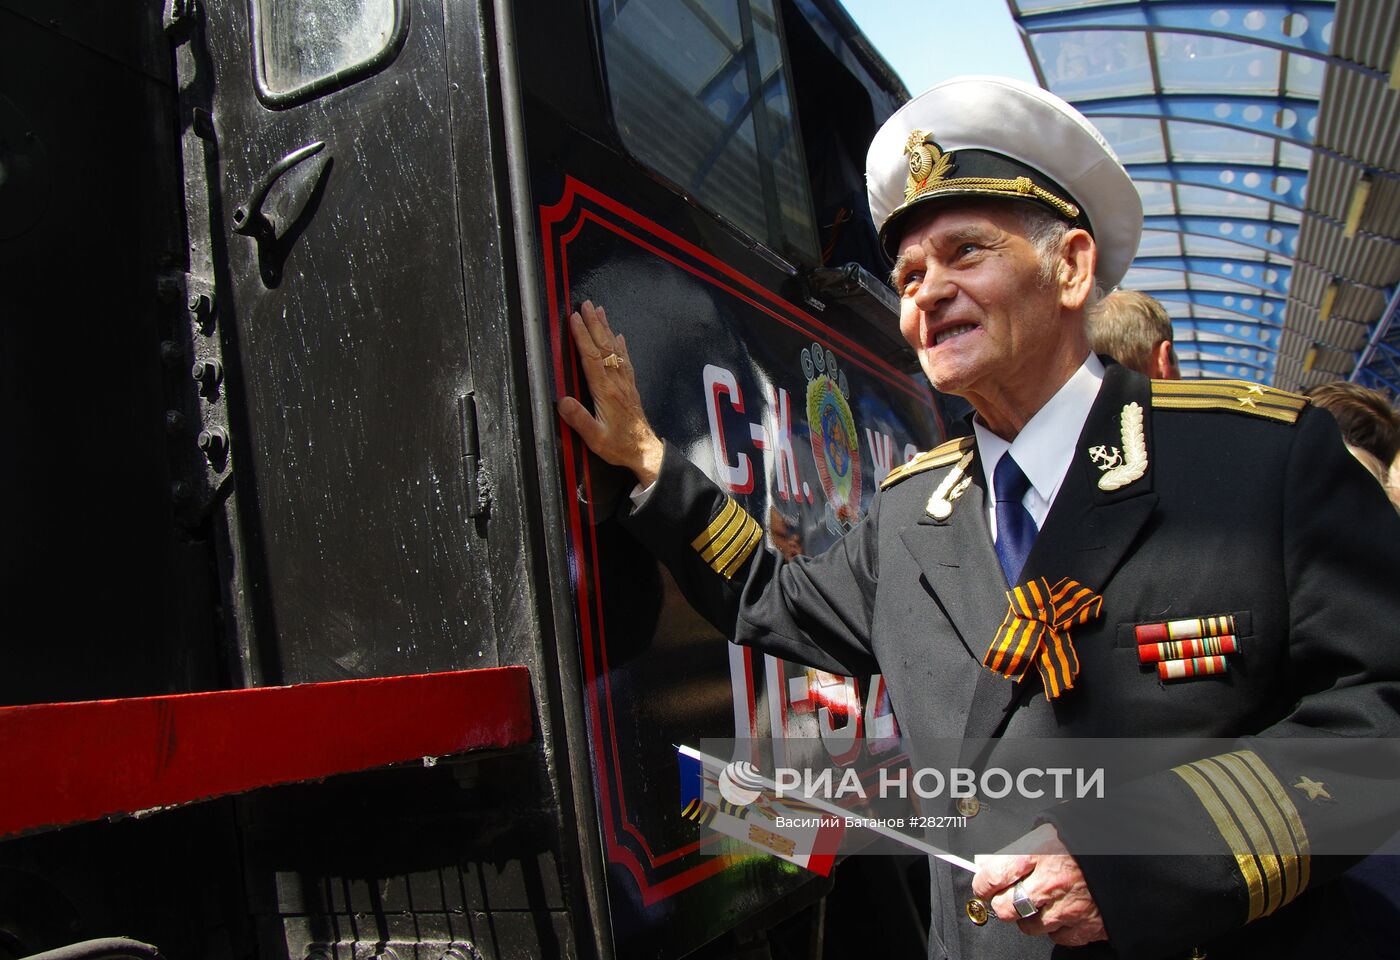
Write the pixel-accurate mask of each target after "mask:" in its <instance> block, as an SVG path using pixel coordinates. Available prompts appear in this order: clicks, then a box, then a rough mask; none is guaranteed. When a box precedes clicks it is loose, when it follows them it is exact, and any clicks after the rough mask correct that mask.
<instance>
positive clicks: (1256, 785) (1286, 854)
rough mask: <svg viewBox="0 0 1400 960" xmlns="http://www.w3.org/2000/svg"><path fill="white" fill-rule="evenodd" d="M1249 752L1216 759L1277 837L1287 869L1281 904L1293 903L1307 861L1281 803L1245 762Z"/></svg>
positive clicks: (1284, 875) (1284, 874) (1281, 857)
mask: <svg viewBox="0 0 1400 960" xmlns="http://www.w3.org/2000/svg"><path fill="white" fill-rule="evenodd" d="M1247 752H1249V751H1239V752H1237V753H1227V754H1225V755H1224V756H1220V757H1215V758H1214V762H1215V763H1218V764H1220V765H1221V766H1222V767H1224V768H1225V769H1227V770H1228V771H1229V772H1230V774H1231V776H1233V777H1234V778H1235V782H1236V783H1238V784H1239V785H1240V787H1242V788H1243V789H1244V792H1245V794H1246V795H1247V796H1248V797H1249V800H1250V802H1251V803H1253V804H1254V808H1255V809H1256V810H1258V811H1259V816H1260V817H1262V818H1263V820H1264V826H1265V827H1267V828H1268V831H1269V836H1270V837H1272V838H1273V842H1274V849H1276V850H1277V851H1278V852H1279V861H1280V866H1282V868H1283V904H1280V906H1282V905H1284V904H1288V903H1291V902H1292V901H1293V898H1294V897H1296V896H1297V895H1298V894H1299V893H1301V892H1302V889H1303V888H1302V885H1301V883H1300V872H1301V869H1302V859H1303V858H1302V857H1301V856H1300V852H1299V850H1298V841H1297V837H1295V836H1294V835H1293V830H1292V829H1291V828H1290V826H1289V825H1288V823H1287V822H1286V820H1285V819H1284V814H1283V811H1282V810H1280V809H1279V806H1278V802H1277V801H1276V800H1275V799H1274V797H1273V796H1272V794H1270V792H1269V790H1268V788H1267V787H1266V786H1265V785H1264V783H1263V781H1261V780H1260V779H1259V776H1258V775H1257V773H1256V772H1255V770H1254V768H1253V767H1251V766H1249V764H1247V763H1245V761H1244V758H1243V756H1242V754H1243V753H1247ZM1266 769H1267V768H1266Z"/></svg>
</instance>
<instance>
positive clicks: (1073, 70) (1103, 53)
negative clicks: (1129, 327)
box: [1008, 0, 1334, 383]
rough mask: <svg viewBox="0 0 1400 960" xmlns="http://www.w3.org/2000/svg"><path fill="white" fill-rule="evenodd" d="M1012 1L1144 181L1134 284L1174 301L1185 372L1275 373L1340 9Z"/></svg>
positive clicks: (1068, 95) (1038, 56) (1046, 58)
mask: <svg viewBox="0 0 1400 960" xmlns="http://www.w3.org/2000/svg"><path fill="white" fill-rule="evenodd" d="M1008 2H1009V3H1010V6H1011V11H1012V15H1013V17H1014V18H1015V20H1016V22H1017V24H1018V25H1019V26H1020V27H1021V29H1022V30H1023V31H1024V33H1025V35H1026V38H1027V48H1028V49H1029V50H1030V52H1031V55H1032V60H1033V63H1034V66H1035V68H1036V71H1037V74H1038V75H1039V77H1040V79H1041V82H1042V83H1043V84H1044V85H1045V86H1046V87H1047V88H1048V89H1050V90H1051V91H1053V92H1055V93H1057V94H1059V95H1060V96H1062V97H1064V98H1065V99H1066V100H1069V101H1070V102H1072V103H1074V104H1075V106H1077V107H1078V108H1079V109H1080V110H1081V111H1083V112H1084V113H1085V114H1086V115H1087V116H1088V117H1089V118H1090V119H1091V120H1092V121H1093V122H1094V124H1095V125H1096V126H1097V127H1098V128H1099V130H1100V131H1101V132H1102V133H1103V135H1104V136H1105V137H1106V138H1107V140H1108V141H1109V143H1110V144H1111V145H1112V146H1113V149H1114V151H1115V152H1116V153H1117V154H1118V156H1119V159H1121V160H1122V161H1123V163H1124V165H1125V166H1126V167H1127V169H1128V172H1129V174H1131V175H1132V177H1133V180H1134V181H1135V182H1136V184H1137V187H1138V192H1139V193H1140V194H1141V196H1142V202H1143V211H1144V214H1145V215H1146V223H1145V225H1144V226H1145V230H1144V233H1143V238H1142V245H1141V247H1140V248H1139V249H1138V255H1137V259H1136V260H1135V261H1134V262H1133V267H1132V269H1131V270H1129V272H1128V274H1127V276H1126V277H1125V278H1124V280H1123V286H1124V287H1127V288H1130V289H1138V290H1144V291H1147V292H1150V293H1152V294H1153V295H1154V296H1155V297H1157V298H1158V299H1159V300H1161V301H1162V302H1163V303H1164V304H1165V305H1166V306H1167V309H1168V313H1169V314H1170V315H1171V316H1172V323H1173V326H1174V327H1175V329H1176V340H1177V344H1176V345H1177V353H1178V356H1179V357H1180V360H1181V368H1182V375H1183V376H1185V377H1242V378H1246V379H1251V380H1260V381H1263V382H1265V383H1272V382H1273V380H1274V373H1275V366H1276V361H1277V358H1278V349H1279V344H1280V341H1281V334H1282V331H1283V327H1284V324H1285V321H1286V319H1287V313H1288V296H1289V289H1290V283H1291V280H1292V274H1293V260H1294V257H1295V256H1296V254H1297V249H1298V235H1299V229H1298V224H1299V223H1300V222H1301V220H1302V218H1303V215H1304V210H1305V208H1306V198H1307V186H1308V171H1309V168H1310V166H1311V164H1312V160H1313V155H1314V152H1315V150H1316V147H1315V144H1314V137H1315V135H1316V133H1317V124H1318V112H1319V110H1318V107H1319V101H1320V98H1321V96H1322V84H1323V76H1324V73H1325V67H1326V64H1327V61H1328V54H1329V49H1330V42H1331V31H1332V21H1333V14H1334V4H1333V3H1331V2H1292V3H1261V2H1255V3H1248V4H1235V3H1219V2H1216V3H1202V2H1187V0H1134V2H1124V0H1008Z"/></svg>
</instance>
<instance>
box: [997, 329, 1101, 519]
mask: <svg viewBox="0 0 1400 960" xmlns="http://www.w3.org/2000/svg"><path fill="white" fill-rule="evenodd" d="M1102 385H1103V364H1102V363H1100V362H1099V358H1098V357H1096V356H1094V355H1093V354H1092V353H1091V354H1089V357H1088V359H1086V360H1085V361H1084V362H1083V363H1082V364H1080V366H1079V369H1078V370H1076V371H1075V372H1074V375H1073V376H1071V377H1070V378H1069V379H1068V380H1066V381H1065V384H1064V386H1062V387H1060V389H1059V390H1058V391H1056V393H1055V395H1054V396H1053V397H1051V398H1050V399H1049V400H1047V401H1046V402H1045V406H1043V407H1041V408H1040V409H1039V410H1037V411H1036V413H1035V416H1033V417H1031V418H1030V420H1028V421H1027V422H1026V425H1025V426H1024V427H1022V428H1021V432H1020V433H1018V434H1016V439H1015V440H1013V441H1011V442H1010V443H1007V442H1006V441H1005V440H1003V439H1002V438H1001V437H999V436H997V435H996V434H995V433H992V431H990V430H988V429H987V428H986V427H985V426H983V425H982V418H981V417H973V418H972V429H973V432H974V433H976V435H977V453H978V458H979V459H980V460H981V462H982V474H983V477H984V478H985V480H986V483H987V529H988V530H990V531H991V533H992V540H993V542H995V541H996V538H997V504H996V500H995V498H994V497H992V495H991V493H992V489H993V487H992V473H993V472H994V471H995V470H996V467H997V464H998V463H999V462H1000V461H1001V458H1002V454H1004V453H1006V452H1007V451H1008V450H1009V451H1010V452H1011V455H1012V456H1013V457H1015V458H1016V463H1017V464H1018V465H1019V466H1020V468H1021V470H1022V471H1023V472H1024V473H1025V475H1026V479H1028V480H1030V482H1031V485H1030V489H1029V490H1027V491H1026V495H1025V496H1024V497H1022V498H1021V503H1022V505H1024V506H1025V508H1026V509H1027V510H1028V511H1029V512H1030V515H1031V519H1032V520H1034V521H1035V527H1036V529H1037V530H1039V529H1040V528H1041V527H1043V526H1045V517H1046V515H1047V514H1049V513H1050V505H1051V504H1053V503H1054V502H1055V495H1056V494H1057V493H1059V492H1060V485H1061V484H1063V483H1064V480H1065V473H1066V472H1068V470H1069V463H1070V461H1071V460H1072V459H1074V445H1075V444H1076V443H1077V442H1078V441H1079V434H1080V433H1081V432H1082V431H1083V430H1084V421H1085V420H1087V419H1089V408H1090V407H1092V406H1093V405H1094V400H1095V399H1096V398H1097V397H1098V395H1099V387H1100V386H1102Z"/></svg>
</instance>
